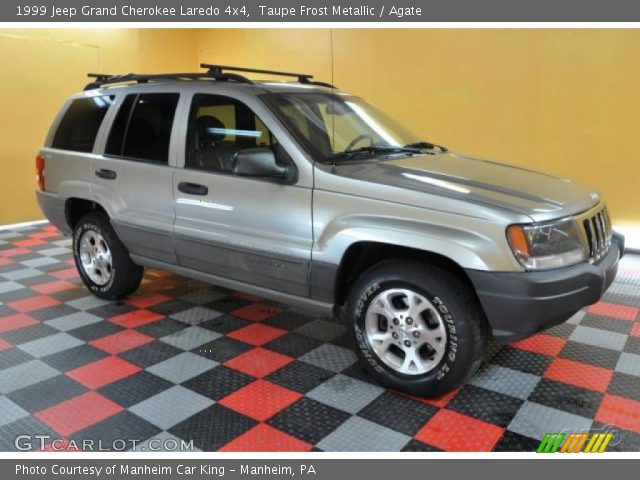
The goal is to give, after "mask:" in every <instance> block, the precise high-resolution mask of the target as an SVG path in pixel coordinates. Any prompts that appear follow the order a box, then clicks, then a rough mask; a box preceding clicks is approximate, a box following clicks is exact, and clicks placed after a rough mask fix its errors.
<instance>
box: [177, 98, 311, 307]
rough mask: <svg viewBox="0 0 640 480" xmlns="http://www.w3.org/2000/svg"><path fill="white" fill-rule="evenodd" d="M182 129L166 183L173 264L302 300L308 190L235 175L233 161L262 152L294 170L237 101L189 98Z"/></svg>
mask: <svg viewBox="0 0 640 480" xmlns="http://www.w3.org/2000/svg"><path fill="white" fill-rule="evenodd" d="M187 130H188V131H187V136H186V149H185V150H186V151H185V162H184V163H185V164H184V168H177V169H176V171H175V175H174V180H173V194H174V198H175V214H176V218H175V225H174V239H175V247H176V252H177V255H178V260H179V262H180V264H181V265H182V266H185V267H188V268H192V269H195V270H199V271H203V272H207V273H210V274H213V275H217V276H221V277H224V278H228V279H232V280H238V281H241V282H244V283H249V284H252V285H257V286H261V287H266V288H270V289H273V290H278V291H282V292H286V293H290V294H293V295H299V296H308V293H309V292H308V288H309V281H308V280H309V278H308V277H309V263H310V255H311V245H312V226H311V194H312V189H311V188H310V187H309V186H302V185H300V184H299V183H298V182H292V183H283V182H282V181H281V180H274V179H267V178H256V177H243V176H238V175H236V174H235V173H234V168H233V167H234V161H235V156H236V154H237V153H238V152H239V151H241V150H243V149H249V148H269V149H271V150H272V151H273V152H274V154H275V157H276V160H277V161H278V163H280V164H283V165H284V164H288V165H289V166H290V167H291V168H295V164H294V163H293V160H292V158H291V157H290V156H289V154H288V153H287V152H286V151H285V149H284V147H282V145H281V144H280V143H279V142H278V139H277V138H276V137H275V135H274V134H273V133H272V130H271V129H269V128H268V126H267V125H266V124H265V123H263V121H262V120H261V119H260V118H258V116H257V115H256V114H255V113H254V112H253V111H252V110H251V109H250V108H249V107H248V106H247V105H246V104H244V103H243V102H241V101H239V100H237V99H235V98H232V97H231V96H225V95H211V94H196V95H194V96H193V100H192V105H191V109H190V112H189V119H188V127H187Z"/></svg>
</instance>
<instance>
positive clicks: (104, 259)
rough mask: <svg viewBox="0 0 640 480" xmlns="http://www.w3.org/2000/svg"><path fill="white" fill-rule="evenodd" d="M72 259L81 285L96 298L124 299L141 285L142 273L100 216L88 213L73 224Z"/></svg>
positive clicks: (102, 216)
mask: <svg viewBox="0 0 640 480" xmlns="http://www.w3.org/2000/svg"><path fill="white" fill-rule="evenodd" d="M73 257H74V260H75V263H76V267H77V269H78V272H79V273H80V278H81V279H82V281H83V283H84V284H85V286H86V287H87V288H88V289H89V290H90V291H91V293H93V294H94V295H95V296H96V297H98V298H102V299H105V300H116V299H119V298H122V297H126V296H127V295H129V294H131V293H133V292H135V291H136V290H137V289H138V287H139V286H140V282H141V281H142V275H143V273H144V269H143V268H142V267H140V266H139V265H136V264H135V263H133V261H132V260H131V257H130V256H129V252H128V250H127V249H126V247H125V246H124V245H123V244H122V242H121V241H120V239H119V238H118V236H117V235H116V232H115V231H114V230H113V227H112V226H111V222H110V221H109V218H108V217H107V216H106V215H105V214H103V213H100V212H91V213H88V214H86V215H85V216H83V217H82V218H81V219H80V221H79V222H78V223H77V224H76V226H75V228H74V232H73Z"/></svg>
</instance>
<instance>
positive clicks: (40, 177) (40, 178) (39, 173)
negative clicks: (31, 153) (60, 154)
mask: <svg viewBox="0 0 640 480" xmlns="http://www.w3.org/2000/svg"><path fill="white" fill-rule="evenodd" d="M36 180H37V182H38V188H39V189H40V190H44V157H43V156H42V155H38V156H37V157H36Z"/></svg>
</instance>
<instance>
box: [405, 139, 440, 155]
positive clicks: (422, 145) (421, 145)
mask: <svg viewBox="0 0 640 480" xmlns="http://www.w3.org/2000/svg"><path fill="white" fill-rule="evenodd" d="M404 148H416V149H418V150H433V149H434V148H439V149H440V151H442V153H444V152H447V151H449V149H448V148H447V147H443V146H442V145H436V144H435V143H431V142H425V141H420V142H414V143H408V144H407V145H405V146H404Z"/></svg>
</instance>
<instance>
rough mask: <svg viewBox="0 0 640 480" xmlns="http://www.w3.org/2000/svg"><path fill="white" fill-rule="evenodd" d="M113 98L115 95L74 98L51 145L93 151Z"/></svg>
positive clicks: (80, 150) (72, 149)
mask: <svg viewBox="0 0 640 480" xmlns="http://www.w3.org/2000/svg"><path fill="white" fill-rule="evenodd" d="M113 99H114V97H113V96H108V95H100V96H96V97H87V98H79V99H77V100H73V101H72V102H71V105H69V108H67V111H66V112H65V114H64V116H63V117H62V120H61V121H60V126H59V127H58V130H57V131H56V133H55V135H54V137H53V142H52V143H51V146H52V147H53V148H59V149H61V150H71V151H74V152H87V153H89V152H91V151H92V150H93V144H94V143H95V141H96V137H97V136H98V130H99V129H100V125H102V120H104V116H105V115H106V114H107V111H108V110H109V107H110V106H111V104H112V103H113Z"/></svg>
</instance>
